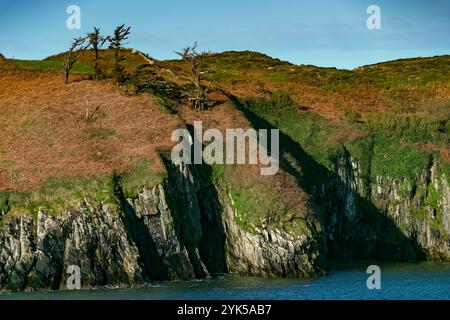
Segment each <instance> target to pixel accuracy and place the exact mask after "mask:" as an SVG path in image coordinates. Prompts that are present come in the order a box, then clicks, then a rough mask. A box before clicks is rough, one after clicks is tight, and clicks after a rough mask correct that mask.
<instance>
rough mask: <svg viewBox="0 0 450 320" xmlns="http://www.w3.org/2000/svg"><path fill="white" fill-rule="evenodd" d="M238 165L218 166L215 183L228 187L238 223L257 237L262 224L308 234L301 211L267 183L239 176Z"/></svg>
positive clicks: (215, 167) (292, 232)
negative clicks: (237, 174)
mask: <svg viewBox="0 0 450 320" xmlns="http://www.w3.org/2000/svg"><path fill="white" fill-rule="evenodd" d="M236 170H238V167H237V165H233V166H229V165H227V166H225V165H215V166H214V167H213V180H214V182H215V183H217V184H219V185H225V186H226V189H227V191H228V192H229V195H230V196H231V199H232V201H233V203H234V209H235V210H236V214H237V215H236V219H235V221H236V223H237V224H238V225H239V226H240V227H241V228H242V229H243V230H245V231H247V232H249V233H256V232H257V230H256V229H261V228H262V225H263V224H266V225H267V228H269V229H272V230H273V229H278V230H284V231H286V232H289V233H291V234H293V235H299V234H305V233H309V229H308V228H307V225H306V222H305V220H304V218H303V216H302V213H301V212H299V210H298V208H293V206H292V205H291V204H290V203H287V202H286V201H284V200H283V199H282V197H281V195H280V194H279V193H277V192H273V188H272V187H271V186H270V184H269V183H268V182H267V181H266V180H264V179H258V178H256V177H253V176H246V177H245V178H244V177H242V176H236V175H235V174H234V173H233V171H236Z"/></svg>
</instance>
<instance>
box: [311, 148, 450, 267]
mask: <svg viewBox="0 0 450 320" xmlns="http://www.w3.org/2000/svg"><path fill="white" fill-rule="evenodd" d="M370 174H371V173H370V172H367V171H364V170H363V169H362V168H361V165H360V163H359V162H358V161H357V160H356V159H355V158H354V157H353V156H352V155H351V154H350V153H349V152H348V151H346V152H345V154H344V155H343V156H340V157H338V158H337V160H336V163H335V170H334V174H333V178H332V179H330V180H329V181H328V182H327V183H324V184H323V185H321V187H320V188H318V190H317V191H316V198H317V199H318V200H320V201H323V203H325V206H326V208H327V215H326V217H327V218H326V221H325V226H326V234H327V238H328V243H329V251H330V255H331V256H334V257H337V258H352V259H383V260H386V259H388V260H409V259H428V260H443V261H450V228H449V221H450V203H449V199H450V188H449V182H448V181H449V180H448V178H447V177H446V175H445V174H444V173H443V172H442V170H440V167H439V163H438V162H437V161H436V160H435V159H434V158H433V157H430V160H429V163H428V164H427V165H426V166H424V167H423V168H421V169H420V170H419V172H418V173H417V174H414V175H412V176H404V177H390V176H388V175H384V176H382V175H375V176H372V178H371V179H367V177H368V176H370ZM412 177H414V178H412Z"/></svg>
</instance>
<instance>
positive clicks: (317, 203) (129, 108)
mask: <svg viewBox="0 0 450 320" xmlns="http://www.w3.org/2000/svg"><path fill="white" fill-rule="evenodd" d="M125 55H126V57H125V58H126V59H125V60H124V62H125V64H126V65H125V67H126V69H125V70H126V73H127V81H126V83H125V84H124V85H123V86H117V85H115V84H114V82H113V81H112V80H110V79H108V78H109V77H110V73H111V70H110V69H109V66H110V61H111V59H112V56H111V52H110V51H109V50H105V51H102V68H103V70H104V74H103V76H104V78H105V79H103V80H101V81H93V80H92V79H91V78H92V67H91V65H92V59H93V55H92V52H89V51H88V52H86V53H85V54H84V55H83V56H82V57H81V59H80V61H79V63H78V64H76V65H75V67H74V74H73V75H72V76H71V83H70V84H69V85H64V84H63V78H62V66H63V60H64V53H63V54H59V55H56V56H52V57H49V58H47V59H45V60H44V61H18V60H4V62H5V63H7V64H8V68H1V67H0V84H1V86H0V110H1V114H0V120H1V122H2V123H4V124H5V125H4V126H3V128H2V131H1V139H0V212H1V218H0V221H1V224H2V231H1V232H0V287H1V288H6V289H12V290H21V289H25V288H33V289H38V288H55V289H56V288H59V287H61V286H64V283H65V274H64V270H65V269H66V268H67V266H68V265H71V264H76V265H80V266H81V268H82V275H83V284H84V285H85V286H87V287H90V286H99V285H106V284H121V285H127V286H134V285H140V284H142V283H144V282H146V281H149V280H158V279H159V280H160V279H167V280H170V279H188V278H193V277H198V278H202V277H205V276H208V275H210V274H214V273H223V272H230V273H234V274H243V275H263V276H274V277H303V276H314V275H319V274H323V270H324V267H325V266H326V264H325V260H326V258H338V259H372V260H373V259H380V260H410V259H433V260H446V261H450V242H449V239H450V187H449V181H450V180H449V179H450V163H449V161H450V149H449V142H450V125H449V124H450V56H442V57H433V58H423V59H422V58H417V59H409V60H399V61H393V62H387V63H382V64H377V65H372V66H365V67H362V68H358V69H356V70H352V71H349V70H337V69H333V68H318V67H314V66H296V65H292V64H290V63H287V62H283V61H280V60H277V59H272V58H271V57H268V56H266V55H263V54H260V53H255V52H224V53H219V54H209V55H208V56H207V57H206V60H207V62H208V64H209V66H210V69H211V74H210V77H209V80H208V87H209V88H210V90H209V91H208V93H207V103H208V105H209V108H208V109H207V110H206V111H196V110H192V109H191V108H190V107H189V106H188V105H187V104H186V103H185V100H184V99H183V95H182V93H181V92H182V91H183V90H185V88H186V86H188V85H189V84H188V83H187V82H186V80H185V78H184V77H183V76H184V75H186V72H187V69H186V65H185V64H183V63H182V62H181V61H178V60H170V61H154V62H153V63H149V61H148V60H147V59H145V58H144V57H143V56H141V55H140V54H137V53H133V52H132V51H131V50H127V51H125ZM196 120H202V121H203V127H204V130H206V129H207V128H217V129H219V130H221V131H222V132H224V131H225V130H226V129H227V128H243V129H247V128H256V129H260V128H261V129H271V128H278V129H279V130H280V148H281V150H280V151H281V170H280V171H279V173H278V174H277V175H275V176H269V177H264V176H261V175H259V168H260V167H259V166H258V165H239V166H238V165H214V166H207V165H201V166H197V165H187V166H179V167H176V166H174V165H173V164H171V162H170V161H169V160H168V158H169V157H168V154H169V153H170V149H171V147H172V146H173V145H174V142H172V141H170V135H171V132H172V131H173V130H174V129H176V128H184V127H187V128H190V127H192V125H193V122H194V121H196Z"/></svg>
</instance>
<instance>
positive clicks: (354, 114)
mask: <svg viewBox="0 0 450 320" xmlns="http://www.w3.org/2000/svg"><path fill="white" fill-rule="evenodd" d="M342 116H343V118H344V120H345V121H347V122H348V123H350V124H355V123H358V122H359V121H360V120H361V114H360V113H359V112H358V111H356V110H354V109H352V108H345V109H344V111H343V113H342Z"/></svg>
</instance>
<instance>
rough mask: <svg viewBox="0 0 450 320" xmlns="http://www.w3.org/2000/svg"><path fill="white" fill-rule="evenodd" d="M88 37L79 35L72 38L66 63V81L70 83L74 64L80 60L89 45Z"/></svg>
mask: <svg viewBox="0 0 450 320" xmlns="http://www.w3.org/2000/svg"><path fill="white" fill-rule="evenodd" d="M86 40H87V37H79V38H74V39H73V40H72V44H71V45H70V48H69V51H68V52H67V55H66V61H65V63H64V83H65V84H68V83H69V75H70V71H71V70H72V67H73V65H74V64H75V62H77V61H78V58H79V57H80V55H81V53H82V52H83V51H84V50H85V49H86V48H87V47H88V45H89V44H88V45H86Z"/></svg>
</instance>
